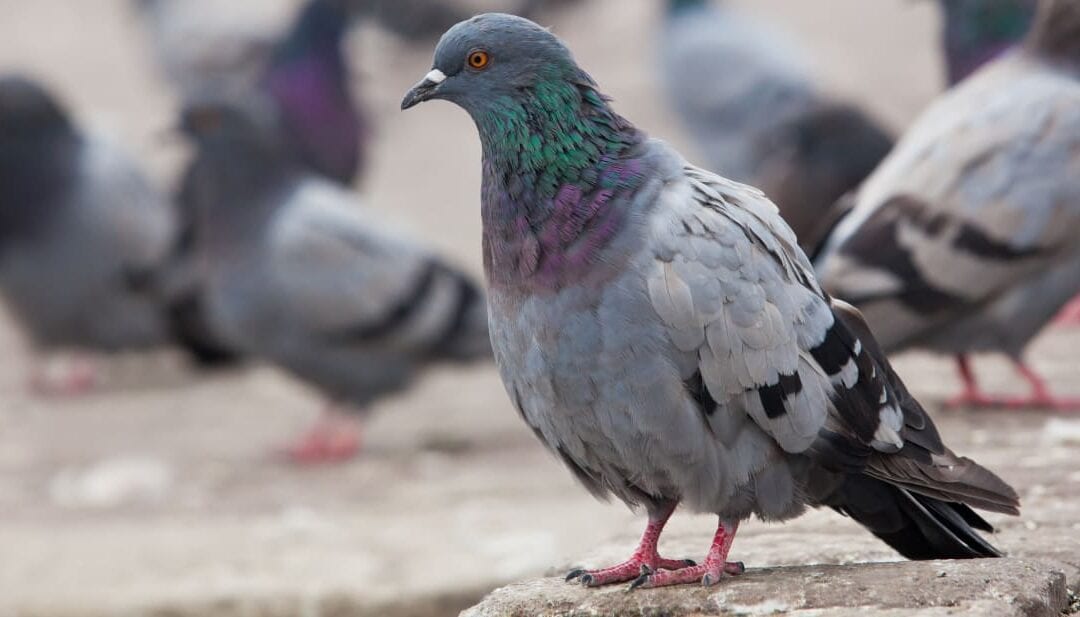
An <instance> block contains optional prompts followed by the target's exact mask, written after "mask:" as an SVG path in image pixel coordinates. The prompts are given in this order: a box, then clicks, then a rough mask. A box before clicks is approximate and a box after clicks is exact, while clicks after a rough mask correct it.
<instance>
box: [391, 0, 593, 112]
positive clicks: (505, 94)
mask: <svg viewBox="0 0 1080 617" xmlns="http://www.w3.org/2000/svg"><path fill="white" fill-rule="evenodd" d="M583 78H584V79H587V77H584V74H583V73H581V71H580V70H579V69H578V68H577V64H576V63H575V62H574V58H573V56H572V55H571V54H570V50H569V49H567V47H566V45H564V44H563V43H562V41H560V40H559V39H558V38H556V37H555V35H553V34H551V33H550V32H548V31H547V30H546V29H544V28H541V27H540V26H538V25H537V24H535V23H533V22H532V21H529V20H528V19H525V18H523V17H516V16H513V15H504V14H499V13H488V14H484V15H478V16H476V17H473V18H472V19H469V20H467V21H463V22H461V23H459V24H457V25H455V26H454V27H452V28H450V29H449V30H447V31H446V34H444V35H443V37H442V39H441V40H440V41H439V45H438V47H436V48H435V61H434V66H433V67H432V69H431V72H429V73H428V74H427V75H426V76H425V77H424V78H423V79H422V80H421V81H420V83H418V84H416V86H415V87H413V88H412V89H411V90H409V92H408V93H407V94H406V95H405V98H404V100H402V101H401V108H402V109H409V108H410V107H413V106H415V105H417V104H419V103H422V102H423V101H427V100H431V99H444V100H447V101H450V102H452V103H455V104H457V105H459V106H461V107H463V108H464V109H465V110H466V111H468V112H469V113H470V114H471V115H472V116H473V117H474V118H478V117H480V116H482V115H483V114H484V113H485V112H486V111H488V110H491V109H493V108H495V107H497V106H499V105H501V104H503V103H505V101H506V99H507V98H509V99H512V100H518V99H521V98H524V97H528V96H530V94H529V93H530V91H533V90H535V87H536V86H537V85H539V84H541V83H542V82H552V81H574V80H578V79H583Z"/></svg>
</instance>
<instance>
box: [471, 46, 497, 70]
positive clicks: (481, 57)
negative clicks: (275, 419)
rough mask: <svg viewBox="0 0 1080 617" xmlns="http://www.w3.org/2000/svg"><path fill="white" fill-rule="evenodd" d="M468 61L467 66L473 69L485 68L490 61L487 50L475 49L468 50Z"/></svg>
mask: <svg viewBox="0 0 1080 617" xmlns="http://www.w3.org/2000/svg"><path fill="white" fill-rule="evenodd" d="M468 62H469V66H470V67H472V68H474V69H477V70H481V69H486V68H487V65H488V62H491V57H490V56H488V52H486V51H483V50H482V49H477V50H476V51H472V52H469V58H468Z"/></svg>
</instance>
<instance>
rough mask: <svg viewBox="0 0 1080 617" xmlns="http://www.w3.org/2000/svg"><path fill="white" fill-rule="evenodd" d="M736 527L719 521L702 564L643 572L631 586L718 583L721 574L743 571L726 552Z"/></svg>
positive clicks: (740, 563) (734, 573)
mask: <svg viewBox="0 0 1080 617" xmlns="http://www.w3.org/2000/svg"><path fill="white" fill-rule="evenodd" d="M738 529H739V523H738V522H734V523H726V522H724V521H720V523H719V524H718V525H717V526H716V535H715V536H714V537H713V543H712V547H711V548H710V549H709V555H708V556H707V557H706V558H705V563H703V564H701V565H700V566H687V567H685V568H679V569H678V570H660V571H657V572H643V573H642V574H641V576H639V577H637V579H635V580H634V582H633V583H631V584H630V589H637V588H639V587H641V588H646V589H647V588H649V587H667V586H669V585H685V584H687V583H701V584H702V585H705V586H709V585H715V584H716V583H719V582H720V578H721V577H723V575H724V574H731V575H738V574H742V573H743V572H745V571H746V567H745V566H744V565H743V564H742V562H740V561H728V560H727V557H728V552H730V551H731V543H732V542H734V541H735V532H736V531H738Z"/></svg>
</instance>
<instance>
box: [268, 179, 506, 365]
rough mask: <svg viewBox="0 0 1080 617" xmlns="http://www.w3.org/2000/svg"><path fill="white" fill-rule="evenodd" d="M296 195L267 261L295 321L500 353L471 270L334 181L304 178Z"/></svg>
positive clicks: (435, 346) (335, 332) (394, 345)
mask: <svg viewBox="0 0 1080 617" xmlns="http://www.w3.org/2000/svg"><path fill="white" fill-rule="evenodd" d="M290 201H291V204H290V205H289V206H287V207H286V209H285V211H284V212H283V213H282V215H281V216H279V217H278V219H277V221H276V223H275V224H274V227H273V229H272V230H271V237H270V257H269V263H267V264H266V266H267V268H268V270H269V272H270V280H271V281H272V283H271V285H272V287H273V289H272V295H273V297H275V298H277V299H278V301H279V303H280V309H281V310H282V311H283V315H284V318H285V319H286V320H287V322H288V323H290V324H291V326H292V327H295V328H298V329H300V330H302V331H306V332H308V333H309V334H310V336H312V337H315V338H318V339H321V340H323V341H325V342H326V343H327V344H334V345H345V346H348V345H374V346H379V347H383V348H386V349H397V350H398V351H400V352H413V353H420V352H424V353H431V354H435V355H437V354H441V353H448V354H451V355H453V354H454V353H455V351H456V352H459V353H460V354H461V355H466V356H467V355H470V354H475V355H484V354H487V353H490V351H489V344H488V342H487V326H486V323H487V322H486V310H485V308H484V301H483V300H484V299H483V296H482V294H481V293H480V292H479V290H478V289H477V288H476V286H475V285H474V283H473V282H472V281H471V280H470V279H469V278H468V277H466V276H465V275H464V274H462V273H461V272H459V271H458V270H457V269H455V268H453V267H451V266H449V265H447V264H446V263H444V262H443V261H442V260H440V259H439V258H437V257H435V256H434V255H432V254H431V253H429V252H427V251H425V250H423V249H421V248H420V247H419V246H418V245H417V244H416V243H414V242H411V241H409V240H407V239H405V238H404V237H403V236H402V235H401V234H399V233H397V232H395V231H393V230H391V229H389V228H387V227H385V226H383V225H380V224H378V223H377V222H375V221H373V220H370V218H369V217H365V216H363V215H362V213H361V211H360V210H359V209H357V208H355V206H354V205H353V204H352V203H351V197H350V195H349V194H348V193H347V192H345V191H342V190H340V189H338V188H337V187H334V186H332V185H330V184H328V183H325V182H322V181H317V180H312V181H308V182H306V183H302V184H301V185H300V186H299V187H298V188H297V189H296V193H295V194H294V196H293V197H292V198H291V200H290Z"/></svg>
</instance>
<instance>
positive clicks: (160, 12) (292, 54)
mask: <svg viewBox="0 0 1080 617" xmlns="http://www.w3.org/2000/svg"><path fill="white" fill-rule="evenodd" d="M349 1H350V0H308V1H307V2H306V3H305V4H304V5H303V6H302V7H301V8H300V10H299V11H298V12H297V14H296V16H295V17H294V18H293V20H292V23H291V25H290V26H289V27H288V28H287V29H286V31H285V32H284V33H282V34H280V35H277V34H273V36H274V37H275V38H273V39H271V40H269V41H267V40H264V39H266V38H267V37H269V36H271V35H270V34H267V33H265V32H264V31H265V30H266V27H265V26H263V27H262V28H260V29H258V30H259V32H260V33H262V37H261V38H258V39H256V37H254V36H253V35H250V33H247V34H249V37H248V38H252V39H256V40H258V41H259V42H258V43H256V42H249V43H247V44H244V43H242V42H241V41H243V40H244V35H245V33H246V32H245V31H244V30H242V29H240V28H239V26H237V28H236V29H232V30H230V29H225V32H221V30H222V28H221V27H220V26H219V27H218V28H217V29H216V30H215V29H214V28H211V27H209V26H208V23H210V24H212V23H213V22H214V19H213V18H217V17H219V16H220V15H221V11H222V10H223V9H224V8H228V6H226V5H222V6H218V4H220V3H215V4H214V5H213V6H202V5H200V4H198V3H191V2H189V0H184V2H179V1H178V0H140V2H141V3H142V6H144V7H146V8H145V12H146V13H147V14H149V15H150V16H153V17H154V18H153V19H151V20H150V23H151V26H152V27H151V29H152V31H153V32H154V39H155V41H157V43H158V47H159V51H160V53H159V55H160V56H162V58H163V59H162V64H163V65H165V66H166V67H172V68H167V73H168V74H170V75H173V77H172V80H173V81H174V83H176V84H177V86H178V88H179V89H180V93H181V97H182V98H183V99H184V100H186V101H187V100H190V101H198V100H200V99H203V98H206V97H208V96H217V97H221V98H224V97H231V98H234V99H237V100H239V99H242V98H246V97H251V98H266V99H269V101H270V102H271V103H272V104H274V105H276V106H278V107H279V112H278V113H279V115H280V116H281V121H280V122H279V126H280V127H281V130H282V131H283V132H284V133H285V135H286V137H287V138H288V140H289V143H290V146H291V149H292V150H293V152H294V154H295V156H297V157H298V158H299V159H300V160H302V161H303V162H304V163H305V164H307V165H308V166H309V167H310V168H311V169H313V170H315V171H317V172H318V173H321V174H323V175H325V176H326V177H328V178H331V179H333V180H335V181H337V182H341V183H342V184H353V183H354V182H356V181H357V180H358V178H359V176H360V173H361V172H362V170H363V169H364V167H365V166H366V150H367V147H368V142H369V141H370V138H371V127H370V121H369V120H368V118H367V115H366V113H365V112H364V110H363V109H362V108H361V106H360V104H359V103H358V101H356V100H355V99H354V97H353V94H352V92H351V91H350V87H351V83H350V81H351V79H350V77H351V76H350V74H349V69H348V63H347V61H346V58H345V55H344V52H343V49H342V47H343V40H344V38H345V35H346V33H347V30H348V28H349V25H350V22H351V19H352V13H351V11H352V10H353V9H351V8H350V6H349ZM236 21H239V18H237V20H236ZM228 23H231V22H228ZM270 32H271V33H272V32H273V31H272V30H271V31H270ZM200 35H201V36H200ZM219 40H220V41H221V42H220V43H219ZM226 44H229V45H231V46H233V47H239V48H243V49H245V50H246V51H244V52H243V53H241V52H234V53H231V54H230V53H226V52H225V51H224V50H222V49H221V48H222V47H226ZM196 54H203V55H206V56H207V57H208V58H209V59H213V60H215V61H221V64H223V65H224V66H220V67H219V66H210V67H207V66H205V65H207V64H211V63H210V62H209V61H207V62H191V61H188V60H187V58H188V56H191V55H196ZM232 56H239V57H240V58H241V59H242V60H235V61H226V60H225V59H227V58H230V57H232ZM200 57H201V56H200ZM189 65H191V66H189Z"/></svg>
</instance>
